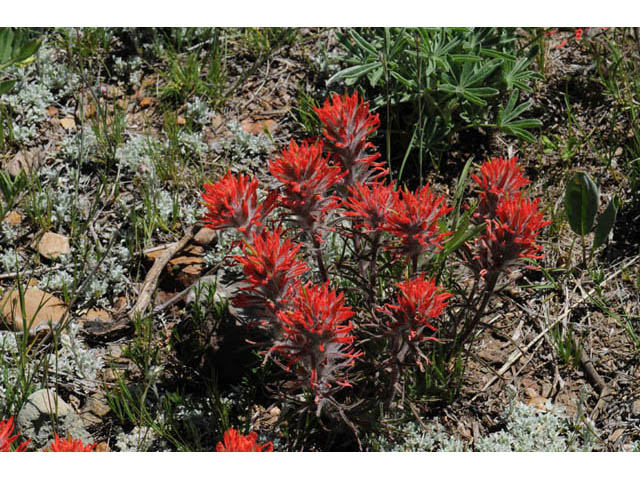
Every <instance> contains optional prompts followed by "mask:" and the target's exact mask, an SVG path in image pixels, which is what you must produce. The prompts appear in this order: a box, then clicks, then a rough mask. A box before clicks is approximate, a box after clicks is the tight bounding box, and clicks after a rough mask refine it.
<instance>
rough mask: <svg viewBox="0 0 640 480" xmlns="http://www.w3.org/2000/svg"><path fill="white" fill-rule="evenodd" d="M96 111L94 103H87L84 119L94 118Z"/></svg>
mask: <svg viewBox="0 0 640 480" xmlns="http://www.w3.org/2000/svg"><path fill="white" fill-rule="evenodd" d="M96 111H97V109H96V104H95V103H89V104H88V105H86V106H85V108H84V118H91V117H93V116H95V114H96Z"/></svg>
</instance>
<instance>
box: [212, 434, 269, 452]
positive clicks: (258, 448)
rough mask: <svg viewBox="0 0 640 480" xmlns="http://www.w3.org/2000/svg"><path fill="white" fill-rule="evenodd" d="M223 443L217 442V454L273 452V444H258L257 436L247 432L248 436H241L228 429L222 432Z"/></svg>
mask: <svg viewBox="0 0 640 480" xmlns="http://www.w3.org/2000/svg"><path fill="white" fill-rule="evenodd" d="M223 440H224V443H223V442H218V444H217V445H216V451H218V452H273V442H268V443H265V444H262V443H258V442H257V440H258V434H257V433H256V432H249V435H242V434H240V433H239V432H238V431H237V430H234V429H233V428H230V429H229V430H227V431H226V432H224V437H223Z"/></svg>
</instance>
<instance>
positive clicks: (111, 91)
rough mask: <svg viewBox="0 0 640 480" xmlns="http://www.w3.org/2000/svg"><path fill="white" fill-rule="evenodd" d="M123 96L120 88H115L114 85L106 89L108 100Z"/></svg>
mask: <svg viewBox="0 0 640 480" xmlns="http://www.w3.org/2000/svg"><path fill="white" fill-rule="evenodd" d="M122 95H124V92H123V91H122V89H121V88H120V87H116V86H115V85H109V87H108V88H107V97H108V98H118V97H121V96H122Z"/></svg>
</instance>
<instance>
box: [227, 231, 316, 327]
mask: <svg viewBox="0 0 640 480" xmlns="http://www.w3.org/2000/svg"><path fill="white" fill-rule="evenodd" d="M282 234H283V232H282V230H281V229H277V230H275V231H273V232H271V231H268V230H263V231H262V233H260V234H259V235H258V234H256V233H254V234H253V242H251V243H249V242H244V244H243V245H242V251H243V253H244V256H236V257H234V258H235V259H236V260H237V261H238V262H239V263H240V264H242V265H243V272H244V276H245V279H246V281H247V282H248V283H249V284H250V285H251V286H250V287H247V288H245V289H244V292H243V293H242V294H240V295H238V296H236V298H235V299H234V303H236V304H237V305H239V306H250V305H253V306H265V307H266V308H267V310H268V312H270V313H271V316H272V317H273V316H275V314H276V313H277V312H278V311H280V310H282V309H283V308H284V306H285V305H286V304H287V303H288V302H289V300H290V299H291V297H293V296H294V295H295V292H296V287H297V286H298V285H299V284H300V278H301V276H302V275H304V273H306V272H307V271H308V270H309V267H308V266H307V264H306V263H304V262H303V261H301V260H299V259H298V253H299V251H300V245H296V244H295V243H293V242H292V241H291V240H289V239H288V238H285V239H283V238H282Z"/></svg>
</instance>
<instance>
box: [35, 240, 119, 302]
mask: <svg viewBox="0 0 640 480" xmlns="http://www.w3.org/2000/svg"><path fill="white" fill-rule="evenodd" d="M85 250H86V251H87V253H86V256H85V255H84V252H85ZM78 251H79V252H83V253H81V255H82V259H83V261H84V274H89V273H91V272H94V270H95V273H92V275H91V278H90V279H89V281H88V282H87V284H86V286H85V288H84V289H83V290H82V291H81V292H77V293H79V294H80V299H81V300H82V301H85V302H95V304H96V305H98V306H100V307H108V306H110V305H111V302H112V301H114V300H115V298H116V296H117V295H119V294H120V293H122V292H123V291H124V289H125V287H126V285H127V276H126V269H125V267H124V265H126V264H127V263H128V262H129V260H130V259H131V254H130V253H129V250H128V249H127V248H126V247H125V246H123V245H122V244H120V245H115V246H114V247H113V248H112V249H111V250H110V251H109V252H107V253H106V256H105V258H104V260H103V261H102V262H101V263H100V260H99V258H98V255H97V253H96V251H95V246H94V245H93V244H90V242H88V241H87V240H86V239H81V240H80V243H79V245H78ZM60 262H61V264H62V265H63V269H61V270H57V271H50V272H47V273H45V274H44V275H43V277H42V278H41V279H40V281H39V282H38V288H41V289H45V290H48V291H53V292H63V291H64V290H65V288H66V289H67V290H68V291H70V292H73V291H74V289H75V288H78V287H79V286H80V283H81V282H82V281H83V280H84V277H81V278H77V279H74V276H73V274H74V263H73V261H72V259H71V258H69V256H65V257H61V258H60ZM74 282H75V283H74Z"/></svg>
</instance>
